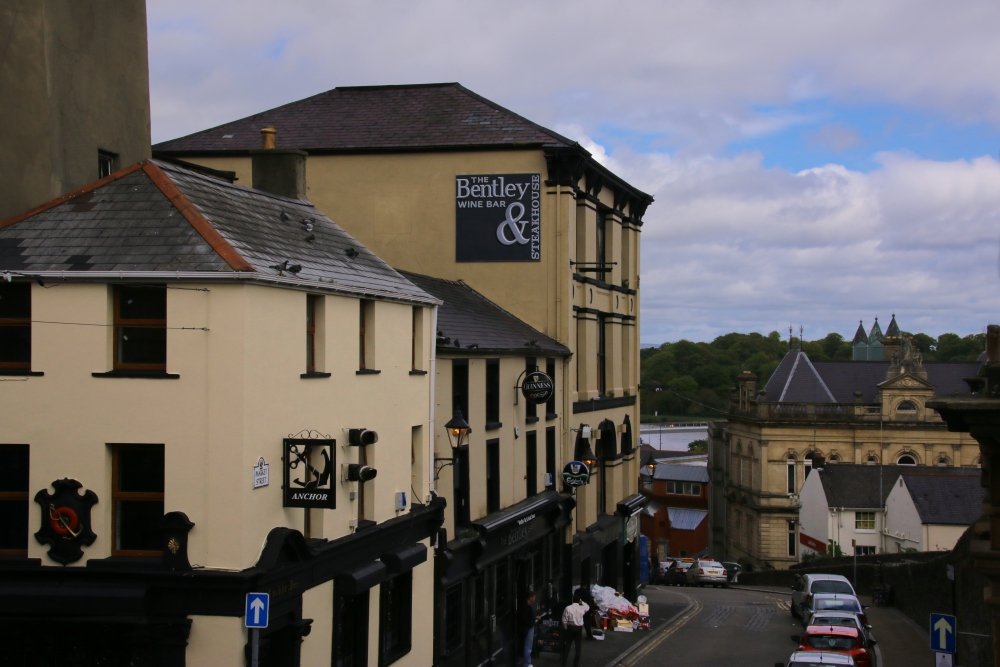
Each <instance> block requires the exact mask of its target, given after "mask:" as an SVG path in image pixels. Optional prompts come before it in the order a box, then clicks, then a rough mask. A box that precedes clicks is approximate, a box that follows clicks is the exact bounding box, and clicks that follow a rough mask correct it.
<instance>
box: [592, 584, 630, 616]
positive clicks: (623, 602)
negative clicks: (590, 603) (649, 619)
mask: <svg viewBox="0 0 1000 667" xmlns="http://www.w3.org/2000/svg"><path fill="white" fill-rule="evenodd" d="M590 594H591V595H593V596H594V602H596V603H597V608H598V610H599V611H600V612H601V616H607V617H608V618H609V619H611V620H612V621H613V620H616V619H619V618H624V619H627V620H629V621H636V620H638V619H639V610H638V608H636V606H635V605H633V604H632V603H631V602H629V601H628V600H627V599H626V598H625V597H623V596H622V594H621V593H619V592H618V591H616V590H615V589H613V588H611V587H610V586H598V585H597V584H594V585H592V586H591V587H590Z"/></svg>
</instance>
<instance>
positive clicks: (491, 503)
mask: <svg viewBox="0 0 1000 667" xmlns="http://www.w3.org/2000/svg"><path fill="white" fill-rule="evenodd" d="M498 511H500V440H499V439H495V440H487V441H486V513H487V514H492V513H493V512H498Z"/></svg>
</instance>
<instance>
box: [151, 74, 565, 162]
mask: <svg viewBox="0 0 1000 667" xmlns="http://www.w3.org/2000/svg"><path fill="white" fill-rule="evenodd" d="M267 126H273V127H275V128H277V130H278V134H277V137H276V140H277V146H278V148H297V149H301V150H305V151H309V152H313V153H316V152H324V151H325V152H345V151H346V152H352V151H353V152H357V151H361V150H364V151H371V150H405V149H416V148H420V149H426V148H433V147H465V148H468V147H474V146H475V147H509V146H518V147H526V146H557V147H567V146H575V145H576V142H575V141H573V140H571V139H567V138H566V137H564V136H562V135H560V134H558V133H556V132H553V131H552V130H548V129H546V128H544V127H542V126H541V125H537V124H536V123H533V122H531V121H530V120H528V119H526V118H524V117H522V116H519V115H518V114H516V113H514V112H512V111H510V110H508V109H505V108H504V107H502V106H500V105H498V104H495V103H494V102H491V101H490V100H488V99H486V98H484V97H481V96H480V95H477V94H476V93H474V92H472V91H471V90H469V89H468V88H465V87H464V86H462V85H460V84H458V83H434V84H421V85H404V86H356V87H353V86H352V87H340V88H334V89H333V90H328V91H326V92H323V93H320V94H318V95H313V96H312V97H307V98H305V99H303V100H298V101H296V102H291V103H290V104H285V105H282V106H280V107H277V108H274V109H270V110H268V111H264V112H261V113H257V114H254V115H252V116H248V117H246V118H242V119H240V120H236V121H232V122H230V123H226V124H224V125H219V126H217V127H213V128H211V129H208V130H202V131H201V132H196V133H194V134H189V135H187V136H185V137H180V138H178V139H172V140H170V141H164V142H162V143H159V144H156V145H155V146H153V150H154V151H157V152H161V153H164V154H178V155H180V154H197V153H199V152H212V153H217V152H219V151H222V152H246V151H248V150H252V149H256V148H260V130H261V128H262V127H267Z"/></svg>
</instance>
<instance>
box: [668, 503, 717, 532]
mask: <svg viewBox="0 0 1000 667" xmlns="http://www.w3.org/2000/svg"><path fill="white" fill-rule="evenodd" d="M667 515H668V516H669V517H670V527H671V528H673V529H675V530H694V529H696V528H697V527H698V526H699V525H701V522H702V521H704V520H705V517H706V516H708V510H693V509H688V508H687V507H668V508H667Z"/></svg>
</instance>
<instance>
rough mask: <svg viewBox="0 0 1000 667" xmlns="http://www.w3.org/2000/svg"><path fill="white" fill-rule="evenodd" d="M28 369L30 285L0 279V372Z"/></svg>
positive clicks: (29, 353)
mask: <svg viewBox="0 0 1000 667" xmlns="http://www.w3.org/2000/svg"><path fill="white" fill-rule="evenodd" d="M15 369H16V370H25V371H27V370H31V284H30V283H9V282H7V281H6V280H3V278H0V373H2V372H3V371H4V370H15Z"/></svg>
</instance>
